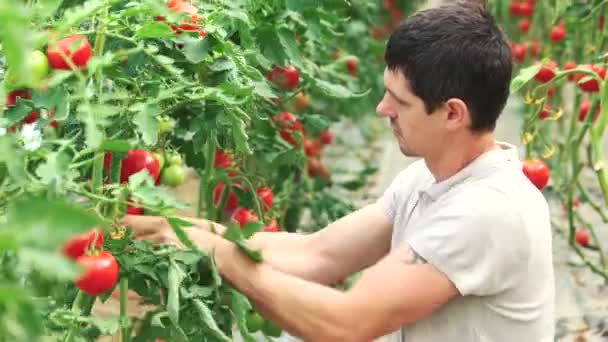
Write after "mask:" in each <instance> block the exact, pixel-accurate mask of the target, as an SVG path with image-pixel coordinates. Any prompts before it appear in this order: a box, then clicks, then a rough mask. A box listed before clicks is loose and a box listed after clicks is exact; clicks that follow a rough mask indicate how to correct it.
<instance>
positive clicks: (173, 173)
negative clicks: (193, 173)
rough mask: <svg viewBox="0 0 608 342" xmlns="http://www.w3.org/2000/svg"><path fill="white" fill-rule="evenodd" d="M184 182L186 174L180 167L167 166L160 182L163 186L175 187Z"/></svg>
mask: <svg viewBox="0 0 608 342" xmlns="http://www.w3.org/2000/svg"><path fill="white" fill-rule="evenodd" d="M185 180H186V172H184V168H183V167H182V166H181V165H169V167H167V168H166V169H164V170H163V173H162V175H161V181H162V182H163V184H164V185H167V186H171V187H176V186H180V185H182V184H183V183H184V181H185Z"/></svg>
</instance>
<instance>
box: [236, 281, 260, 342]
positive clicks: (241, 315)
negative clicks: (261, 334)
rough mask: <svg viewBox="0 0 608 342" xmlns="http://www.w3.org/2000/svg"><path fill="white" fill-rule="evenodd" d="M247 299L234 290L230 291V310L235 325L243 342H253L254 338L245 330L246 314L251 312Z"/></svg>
mask: <svg viewBox="0 0 608 342" xmlns="http://www.w3.org/2000/svg"><path fill="white" fill-rule="evenodd" d="M251 308H252V307H251V303H249V300H248V299H247V297H245V296H243V295H242V294H241V293H240V292H238V291H235V290H234V289H231V290H230V310H232V312H233V313H234V317H235V318H236V323H237V326H238V328H239V332H240V333H241V337H243V339H244V340H245V342H255V341H256V339H255V337H254V336H253V335H252V334H251V333H250V332H249V330H248V329H247V313H249V311H250V310H251Z"/></svg>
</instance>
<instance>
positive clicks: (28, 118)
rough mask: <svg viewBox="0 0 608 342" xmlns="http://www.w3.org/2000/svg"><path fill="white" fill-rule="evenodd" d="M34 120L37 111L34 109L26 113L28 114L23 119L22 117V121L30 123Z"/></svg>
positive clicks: (36, 117) (36, 118)
mask: <svg viewBox="0 0 608 342" xmlns="http://www.w3.org/2000/svg"><path fill="white" fill-rule="evenodd" d="M36 120H38V112H37V111H35V110H34V111H32V112H30V114H28V116H26V117H25V119H23V122H24V123H28V124H31V123H34V122H36Z"/></svg>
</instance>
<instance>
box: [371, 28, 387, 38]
mask: <svg viewBox="0 0 608 342" xmlns="http://www.w3.org/2000/svg"><path fill="white" fill-rule="evenodd" d="M369 32H370V35H371V36H372V38H374V39H375V40H381V39H383V38H384V35H385V31H384V28H382V27H372V28H371V29H370V30H369Z"/></svg>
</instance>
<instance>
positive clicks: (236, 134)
mask: <svg viewBox="0 0 608 342" xmlns="http://www.w3.org/2000/svg"><path fill="white" fill-rule="evenodd" d="M235 111H236V112H242V113H241V114H242V115H247V114H246V113H245V112H243V110H242V109H240V108H235ZM230 120H231V121H232V138H233V139H234V143H235V145H236V150H237V151H238V152H240V153H244V154H252V153H253V151H251V149H250V148H249V144H248V143H247V140H248V139H249V136H248V135H247V132H246V131H245V129H246V126H245V122H243V120H241V119H239V118H238V117H236V115H231V116H230Z"/></svg>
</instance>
